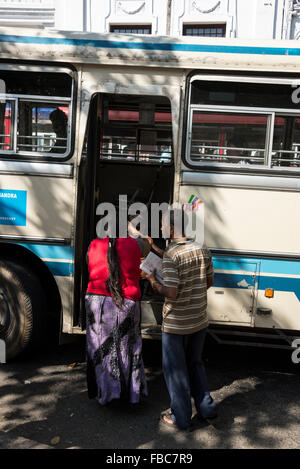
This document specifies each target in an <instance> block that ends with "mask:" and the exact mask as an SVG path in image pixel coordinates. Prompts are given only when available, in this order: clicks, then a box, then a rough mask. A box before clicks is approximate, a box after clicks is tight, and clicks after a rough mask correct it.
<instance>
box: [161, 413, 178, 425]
mask: <svg viewBox="0 0 300 469" xmlns="http://www.w3.org/2000/svg"><path fill="white" fill-rule="evenodd" d="M167 419H168V420H169V421H168V420H167ZM160 420H161V422H162V423H164V424H165V425H168V427H173V428H177V425H176V424H175V423H174V422H173V420H172V412H171V411H169V412H166V413H164V414H161V416H160Z"/></svg>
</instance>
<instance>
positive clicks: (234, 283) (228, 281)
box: [214, 272, 300, 301]
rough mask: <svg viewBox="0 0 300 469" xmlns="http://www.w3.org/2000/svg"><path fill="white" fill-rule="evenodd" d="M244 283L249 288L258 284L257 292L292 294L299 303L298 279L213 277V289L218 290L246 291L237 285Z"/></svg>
mask: <svg viewBox="0 0 300 469" xmlns="http://www.w3.org/2000/svg"><path fill="white" fill-rule="evenodd" d="M243 280H244V281H246V282H247V283H248V284H249V286H252V287H253V286H254V281H255V280H256V281H257V282H258V290H265V289H266V288H273V289H274V290H275V294H276V291H284V292H294V293H295V295H296V296H297V298H298V300H299V301H300V278H291V277H290V278H289V277H269V276H264V275H258V276H257V277H256V278H255V279H253V277H252V275H240V274H228V273H226V274H225V273H218V272H216V273H215V275H214V287H218V288H242V289H246V290H247V289H248V287H247V286H242V285H238V283H240V282H242V281H243Z"/></svg>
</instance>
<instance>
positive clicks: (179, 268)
mask: <svg viewBox="0 0 300 469" xmlns="http://www.w3.org/2000/svg"><path fill="white" fill-rule="evenodd" d="M163 277H164V285H165V286H166V287H177V288H178V296H177V298H176V300H171V299H169V298H165V302H164V306H163V324H162V331H163V332H168V333H171V334H193V333H194V332H197V331H200V330H201V329H204V328H205V327H207V326H208V317H207V312H206V308H207V280H208V279H209V278H210V280H212V278H213V264H212V259H211V254H210V251H209V250H208V249H206V248H201V247H200V245H199V244H198V243H197V242H196V241H194V240H193V239H185V238H184V239H183V240H173V241H172V242H171V243H170V244H169V246H168V248H167V249H166V251H165V253H164V257H163Z"/></svg>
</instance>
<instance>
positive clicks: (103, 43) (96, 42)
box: [0, 34, 300, 56]
mask: <svg viewBox="0 0 300 469" xmlns="http://www.w3.org/2000/svg"><path fill="white" fill-rule="evenodd" d="M0 42H10V43H19V44H50V45H51V44H52V45H53V44H54V45H66V46H81V47H96V48H106V49H107V48H108V49H141V50H150V51H155V50H157V51H171V52H216V53H225V54H252V55H253V54H255V55H293V56H298V55H300V48H290V47H253V46H225V45H224V46H223V45H215V44H214V45H209V44H176V43H174V44H172V43H171V44H170V43H155V42H149V43H145V42H130V41H128V42H123V41H109V40H103V39H77V38H75V39H71V38H51V37H35V36H12V35H4V34H2V35H0Z"/></svg>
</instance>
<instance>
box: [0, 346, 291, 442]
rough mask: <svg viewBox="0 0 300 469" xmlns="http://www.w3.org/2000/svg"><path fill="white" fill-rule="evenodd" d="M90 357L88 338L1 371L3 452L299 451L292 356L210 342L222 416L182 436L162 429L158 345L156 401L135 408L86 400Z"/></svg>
mask: <svg viewBox="0 0 300 469" xmlns="http://www.w3.org/2000/svg"><path fill="white" fill-rule="evenodd" d="M84 349H85V346H84V337H81V338H79V340H77V341H76V342H75V343H72V344H69V345H64V346H61V347H57V346H52V347H51V348H50V349H48V350H46V351H44V352H43V353H41V352H40V353H39V354H35V355H34V356H32V357H29V358H27V359H26V360H24V359H22V360H18V361H15V362H14V363H10V364H6V365H0V448H46V447H51V448H105V449H117V448H118V449H133V448H150V449H164V448H169V449H176V448H180V449H194V448H210V449H211V448H231V449H232V448H300V393H299V389H300V364H299V365H295V364H293V363H292V361H291V353H290V352H287V351H282V350H266V349H254V348H242V347H234V346H220V345H216V344H215V343H213V342H211V341H210V340H208V341H207V343H206V346H205V351H204V357H205V364H206V369H207V374H208V379H209V383H210V388H211V392H212V395H213V397H214V399H215V401H216V402H217V404H218V414H219V416H218V418H217V419H216V420H214V421H212V422H210V423H208V422H201V423H197V424H196V423H195V428H194V430H193V431H192V432H190V433H182V432H178V431H176V430H175V429H173V428H169V427H166V426H164V425H163V424H162V423H161V422H160V421H159V416H160V413H161V411H163V410H165V409H167V408H168V407H169V399H168V393H167V390H166V387H165V384H164V379H163V375H162V372H161V359H160V352H161V350H160V343H159V342H156V341H144V362H145V366H146V372H147V379H148V387H149V396H148V397H147V398H145V399H144V400H143V402H142V403H141V404H138V405H135V406H129V407H120V406H115V405H108V406H105V407H101V406H100V405H99V404H98V403H97V401H96V400H89V399H88V398H87V393H86V381H85V362H84V360H85V352H84Z"/></svg>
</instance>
